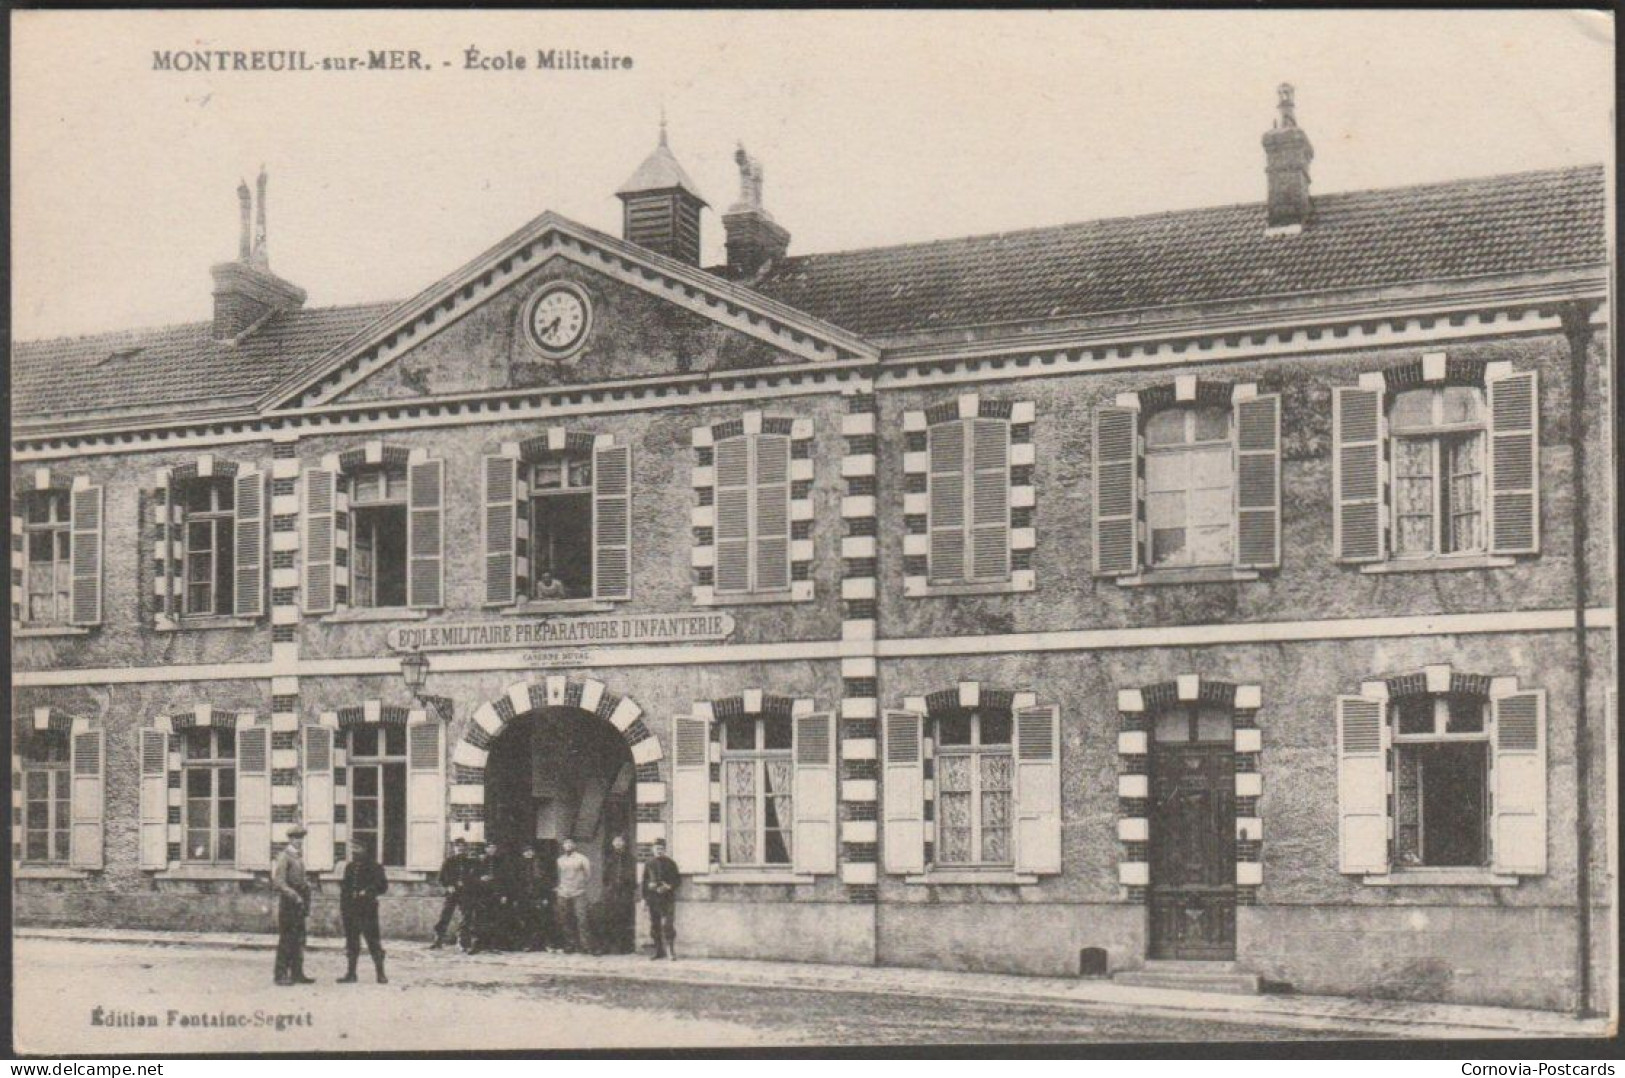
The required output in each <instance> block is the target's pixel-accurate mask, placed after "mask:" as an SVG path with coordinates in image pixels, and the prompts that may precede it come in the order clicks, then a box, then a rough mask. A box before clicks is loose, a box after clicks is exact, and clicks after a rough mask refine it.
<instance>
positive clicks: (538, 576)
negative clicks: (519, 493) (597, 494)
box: [530, 453, 593, 600]
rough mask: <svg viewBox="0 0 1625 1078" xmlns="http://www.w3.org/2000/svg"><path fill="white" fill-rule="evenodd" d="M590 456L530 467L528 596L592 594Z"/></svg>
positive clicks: (563, 456) (558, 457)
mask: <svg viewBox="0 0 1625 1078" xmlns="http://www.w3.org/2000/svg"><path fill="white" fill-rule="evenodd" d="M592 517H593V506H592V456H591V455H590V454H586V453H582V454H559V455H556V456H552V457H550V458H548V459H546V460H542V461H539V462H537V463H536V464H534V465H533V466H532V467H531V482H530V539H531V548H530V551H531V553H530V558H531V570H532V572H531V582H530V597H531V598H532V599H538V600H550V599H582V598H590V597H591V596H592V594H593V578H592V576H593V573H592V570H593V556H592V555H593V544H592Z"/></svg>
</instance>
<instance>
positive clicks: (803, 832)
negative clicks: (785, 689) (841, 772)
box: [792, 712, 837, 875]
mask: <svg viewBox="0 0 1625 1078" xmlns="http://www.w3.org/2000/svg"><path fill="white" fill-rule="evenodd" d="M792 736H793V737H794V739H795V745H794V746H793V752H792V756H793V758H794V760H795V791H794V792H795V796H794V798H793V801H794V805H795V814H796V832H795V863H796V871H797V872H804V873H808V874H812V875H827V874H829V873H832V872H834V871H835V830H836V827H837V824H836V807H835V806H836V796H835V716H834V715H832V714H830V713H828V712H820V713H818V714H813V715H797V716H796V718H795V725H794V728H793V730H792Z"/></svg>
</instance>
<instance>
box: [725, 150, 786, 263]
mask: <svg viewBox="0 0 1625 1078" xmlns="http://www.w3.org/2000/svg"><path fill="white" fill-rule="evenodd" d="M734 162H735V163H736V164H737V165H738V166H739V201H737V202H735V203H734V204H733V205H732V206H729V207H728V212H727V213H725V214H723V215H722V230H723V231H724V232H725V233H726V234H727V243H728V276H730V277H734V278H742V277H752V276H755V274H756V273H757V271H758V270H761V269H762V268H763V267H765V266H767V265H769V264H770V263H772V262H776V261H777V260H779V259H781V258H783V257H784V253H785V252H786V251H788V250H789V249H790V233H789V232H787V231H786V230H785V229H784V226H782V225H780V224H779V223H778V222H777V221H775V220H773V215H772V214H770V213H768V212H767V210H766V209H764V208H763V207H762V163H761V162H760V161H758V160H756V159H755V158H754V157H752V156H751V155H750V154H748V153H746V152H745V147H744V145H743V144H741V145H740V147H739V149H738V150H736V151H735V152H734Z"/></svg>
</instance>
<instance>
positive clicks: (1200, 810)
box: [1149, 723, 1236, 961]
mask: <svg viewBox="0 0 1625 1078" xmlns="http://www.w3.org/2000/svg"><path fill="white" fill-rule="evenodd" d="M1192 725H1193V726H1194V723H1193V724H1192ZM1193 733H1194V731H1193ZM1150 822H1151V835H1150V842H1151V848H1150V858H1151V877H1150V889H1149V903H1150V908H1151V924H1150V928H1151V947H1150V957H1152V958H1165V959H1198V960H1211V961H1226V960H1229V959H1233V958H1235V956H1236V763H1235V751H1234V747H1233V744H1232V743H1230V742H1229V741H1228V740H1227V741H1226V742H1224V743H1218V742H1214V743H1206V744H1204V743H1201V742H1195V741H1186V742H1178V741H1158V742H1154V743H1153V744H1152V749H1151V818H1150Z"/></svg>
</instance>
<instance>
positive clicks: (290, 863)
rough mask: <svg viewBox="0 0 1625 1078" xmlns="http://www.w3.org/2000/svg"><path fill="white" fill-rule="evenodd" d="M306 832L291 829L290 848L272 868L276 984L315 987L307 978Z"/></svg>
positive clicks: (307, 900) (307, 903)
mask: <svg viewBox="0 0 1625 1078" xmlns="http://www.w3.org/2000/svg"><path fill="white" fill-rule="evenodd" d="M304 839H305V829H304V828H303V827H301V826H299V825H298V824H294V825H293V827H291V828H289V829H288V844H287V845H286V846H284V847H282V852H281V853H279V854H277V855H276V861H275V862H274V863H273V864H272V865H271V890H273V891H275V892H276V895H277V905H276V931H277V940H276V983H277V984H282V985H289V984H315V983H316V979H315V978H314V977H306V976H305V918H306V916H308V915H309V913H310V881H309V880H308V879H306V877H305V859H304V856H303V854H302V852H301V850H300V847H301V845H302V844H303V843H304Z"/></svg>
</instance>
